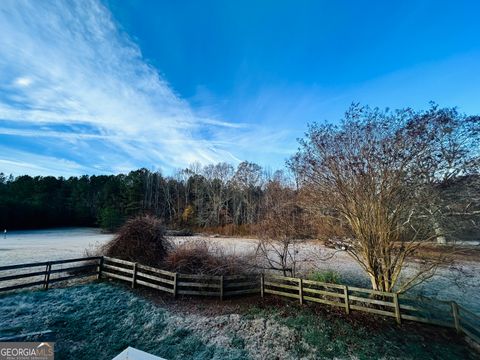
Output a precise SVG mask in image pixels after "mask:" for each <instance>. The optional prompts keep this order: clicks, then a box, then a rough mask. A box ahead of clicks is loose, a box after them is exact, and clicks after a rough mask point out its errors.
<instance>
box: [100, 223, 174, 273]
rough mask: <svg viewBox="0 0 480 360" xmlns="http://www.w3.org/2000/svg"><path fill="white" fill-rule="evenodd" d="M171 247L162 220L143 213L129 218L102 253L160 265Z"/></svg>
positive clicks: (145, 263) (151, 264)
mask: <svg viewBox="0 0 480 360" xmlns="http://www.w3.org/2000/svg"><path fill="white" fill-rule="evenodd" d="M171 248H172V245H171V243H170V241H169V240H168V239H167V238H166V237H165V228H164V226H163V225H162V222H161V221H160V220H159V219H158V218H156V217H154V216H151V215H143V216H138V217H135V218H133V219H130V220H128V221H127V222H126V223H125V224H124V225H123V226H122V227H121V228H120V229H119V231H118V232H117V234H116V235H115V237H114V238H113V239H112V240H110V241H109V242H108V243H107V244H105V245H104V246H103V247H102V248H101V253H102V254H103V255H106V256H111V257H115V258H119V259H123V260H127V261H133V262H138V263H141V264H144V265H150V266H159V265H161V264H162V262H163V260H164V259H165V257H166V256H167V254H168V252H169V250H170V249H171Z"/></svg>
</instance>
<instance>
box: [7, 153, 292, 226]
mask: <svg viewBox="0 0 480 360" xmlns="http://www.w3.org/2000/svg"><path fill="white" fill-rule="evenodd" d="M272 184H275V186H272ZM279 188H280V189H282V193H283V195H282V196H283V197H285V194H290V195H291V196H295V189H294V185H293V184H292V181H291V180H290V179H289V178H288V177H287V176H286V175H285V173H284V172H281V171H277V172H276V173H274V174H268V172H266V171H265V170H264V169H262V168H261V167H260V166H259V165H257V164H254V163H250V162H242V163H240V164H239V165H238V166H237V167H236V168H234V167H233V166H232V165H230V164H227V163H219V164H216V165H207V166H204V167H202V166H200V165H194V166H191V167H190V168H188V169H184V170H181V171H178V172H177V173H176V174H175V175H174V176H171V177H166V176H163V175H162V174H161V173H159V172H152V171H149V170H147V169H139V170H136V171H132V172H130V173H129V174H127V175H125V174H119V175H99V176H96V175H94V176H81V177H70V178H68V179H67V178H63V177H59V178H55V177H52V176H46V177H42V176H36V177H31V176H28V175H25V176H19V177H16V178H14V177H12V176H5V175H4V174H0V226H1V227H2V228H6V229H28V228H47V227H61V226H100V227H102V228H104V229H106V230H114V229H115V228H117V227H118V226H119V225H120V224H122V223H123V222H124V221H125V220H126V219H127V218H130V217H132V216H135V215H137V214H139V213H148V214H153V215H155V216H157V217H159V218H161V219H162V220H163V221H164V222H165V224H166V225H167V226H169V227H173V228H178V229H181V228H189V229H195V228H204V229H205V228H218V227H223V228H225V227H229V229H230V230H229V231H231V232H232V233H235V232H238V231H243V232H246V233H249V232H250V231H251V226H252V225H255V224H257V223H258V222H259V219H260V217H262V213H264V212H265V209H264V205H265V202H266V199H270V198H271V197H272V195H271V193H272V192H273V191H279V190H278V189H279ZM269 189H270V190H269ZM269 193H270V194H269Z"/></svg>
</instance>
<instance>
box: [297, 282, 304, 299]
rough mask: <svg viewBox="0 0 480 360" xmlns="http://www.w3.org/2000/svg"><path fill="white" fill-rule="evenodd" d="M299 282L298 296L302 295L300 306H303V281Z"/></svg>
mask: <svg viewBox="0 0 480 360" xmlns="http://www.w3.org/2000/svg"><path fill="white" fill-rule="evenodd" d="M299 280H300V281H299V282H298V295H300V305H303V279H299Z"/></svg>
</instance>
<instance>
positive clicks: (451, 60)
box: [0, 0, 480, 176]
mask: <svg viewBox="0 0 480 360" xmlns="http://www.w3.org/2000/svg"><path fill="white" fill-rule="evenodd" d="M478 14H480V3H479V2H477V1H418V0H417V1H402V2H386V1H278V0H277V1H226V0H225V1H153V0H152V1H143V0H105V1H98V0H82V1H65V2H61V1H42V2H39V1H33V0H32V1H22V0H18V1H17V0H3V1H1V2H0V34H1V35H0V172H2V171H3V172H4V173H13V174H15V175H20V174H25V173H27V174H32V175H47V174H51V175H62V176H69V175H79V174H103V173H107V174H108V173H119V172H127V171H129V170H132V169H136V168H139V167H147V168H150V169H154V170H161V171H163V172H164V173H166V174H172V173H173V172H174V170H175V169H176V168H181V167H186V166H188V165H189V164H190V163H193V162H200V163H203V164H207V163H211V162H218V161H227V162H231V163H233V164H236V163H238V162H239V161H241V160H249V161H254V162H257V163H259V164H261V165H262V166H265V167H269V168H271V169H275V168H278V167H282V166H283V164H284V161H285V159H286V158H288V157H289V155H290V154H292V153H293V152H294V151H295V149H296V147H297V142H296V138H298V137H301V136H302V134H303V133H304V131H305V130H306V125H307V123H309V122H312V121H323V120H328V121H332V122H334V121H337V120H338V119H339V118H340V117H341V116H342V114H343V112H344V111H345V109H346V108H347V107H348V106H349V104H350V103H352V102H361V103H363V104H368V105H371V106H379V107H391V108H399V107H405V106H411V107H414V108H426V107H428V102H429V101H435V102H437V103H439V104H440V105H442V106H458V107H459V109H460V111H462V112H466V113H469V114H479V113H480V25H479V24H480V22H479V21H478Z"/></svg>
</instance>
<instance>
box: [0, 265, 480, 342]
mask: <svg viewBox="0 0 480 360" xmlns="http://www.w3.org/2000/svg"><path fill="white" fill-rule="evenodd" d="M88 277H90V278H91V277H95V278H97V279H100V278H111V279H117V280H122V281H125V282H128V283H129V284H130V286H131V287H132V288H135V287H138V286H144V287H149V288H153V289H156V290H159V291H162V292H166V293H169V294H171V295H173V296H178V295H186V296H211V297H217V298H219V299H221V300H223V299H224V298H227V297H233V296H244V295H252V294H258V295H260V296H261V297H264V296H266V295H267V294H270V295H277V296H282V297H287V298H291V299H296V300H298V301H299V302H300V304H303V303H304V302H313V303H319V304H324V305H329V306H334V307H339V308H343V309H344V311H345V312H346V313H347V314H350V313H351V312H352V311H361V312H366V313H370V314H376V315H382V316H387V317H391V318H394V319H395V320H396V321H397V323H401V322H402V321H403V320H409V321H417V322H422V323H427V324H433V325H438V326H443V327H449V328H453V329H455V330H456V331H457V332H458V333H460V334H465V335H466V336H468V337H469V338H470V339H472V340H474V341H475V342H477V343H478V344H480V316H479V315H477V314H475V313H473V312H471V311H469V310H468V309H466V308H464V307H463V306H460V305H458V304H457V303H456V302H454V301H441V300H437V299H431V298H414V297H408V296H405V295H400V294H397V293H389V292H382V291H376V290H371V289H365V288H360V287H354V286H347V285H340V284H330V283H324V282H319V281H313V280H307V279H301V278H294V277H286V276H279V275H274V274H259V275H233V276H210V275H191V274H180V273H175V272H170V271H166V270H163V269H158V268H155V267H151V266H146V265H142V264H138V263H134V262H130V261H125V260H121V259H116V258H111V257H106V256H101V257H85V258H76V259H68V260H54V261H47V262H38V263H28V264H17V265H8V266H0V292H5V291H10V290H16V289H21V288H27V287H33V286H41V287H43V288H44V289H48V288H49V286H50V285H52V284H56V283H59V282H63V281H68V280H74V279H78V278H88Z"/></svg>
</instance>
